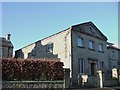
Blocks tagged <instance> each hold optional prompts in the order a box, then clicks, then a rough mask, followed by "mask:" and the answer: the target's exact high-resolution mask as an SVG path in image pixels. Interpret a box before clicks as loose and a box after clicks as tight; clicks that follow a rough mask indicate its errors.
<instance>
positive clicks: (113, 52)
mask: <svg viewBox="0 0 120 90" xmlns="http://www.w3.org/2000/svg"><path fill="white" fill-rule="evenodd" d="M112 59H115V51H112Z"/></svg>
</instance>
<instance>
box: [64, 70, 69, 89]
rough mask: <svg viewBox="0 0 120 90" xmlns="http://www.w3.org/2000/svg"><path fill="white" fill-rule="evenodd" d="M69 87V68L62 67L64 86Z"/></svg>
mask: <svg viewBox="0 0 120 90" xmlns="http://www.w3.org/2000/svg"><path fill="white" fill-rule="evenodd" d="M69 87H70V69H69V68H65V69H64V88H69Z"/></svg>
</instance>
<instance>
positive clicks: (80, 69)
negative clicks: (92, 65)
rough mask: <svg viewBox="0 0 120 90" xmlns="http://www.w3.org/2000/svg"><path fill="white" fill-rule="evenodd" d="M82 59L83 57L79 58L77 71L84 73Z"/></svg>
mask: <svg viewBox="0 0 120 90" xmlns="http://www.w3.org/2000/svg"><path fill="white" fill-rule="evenodd" d="M84 63H85V62H84V59H83V58H79V73H80V74H83V73H84Z"/></svg>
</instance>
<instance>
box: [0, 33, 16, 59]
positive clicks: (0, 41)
mask: <svg viewBox="0 0 120 90" xmlns="http://www.w3.org/2000/svg"><path fill="white" fill-rule="evenodd" d="M10 36H11V34H10V33H8V34H7V35H6V38H4V37H0V58H10V57H12V56H13V48H14V47H13V44H12V43H11V40H10Z"/></svg>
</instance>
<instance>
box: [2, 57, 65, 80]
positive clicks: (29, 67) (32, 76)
mask: <svg viewBox="0 0 120 90" xmlns="http://www.w3.org/2000/svg"><path fill="white" fill-rule="evenodd" d="M63 70H64V69H63V63H62V62H60V61H59V60H56V59H55V60H54V59H52V60H49V59H15V58H11V59H10V58H9V59H8V58H7V59H2V79H3V80H4V81H14V80H63V78H64V71H63Z"/></svg>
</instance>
